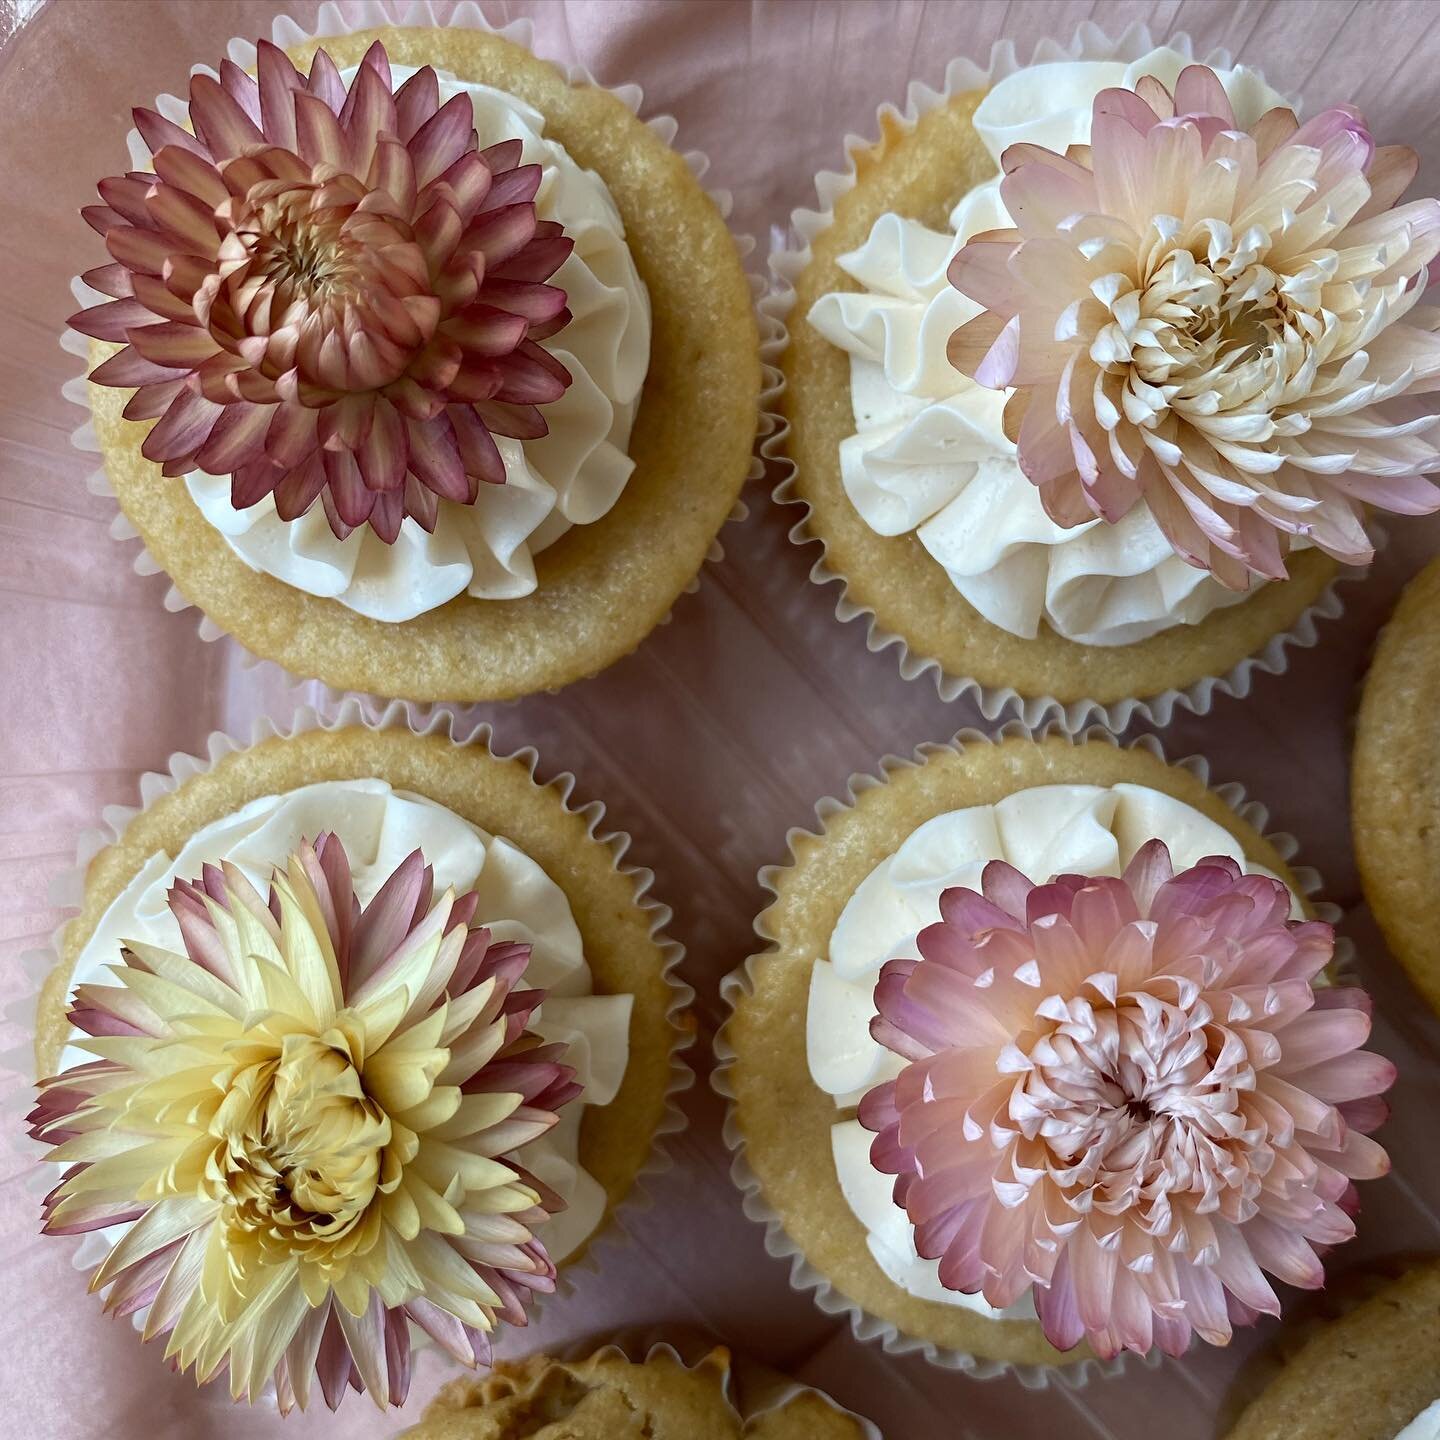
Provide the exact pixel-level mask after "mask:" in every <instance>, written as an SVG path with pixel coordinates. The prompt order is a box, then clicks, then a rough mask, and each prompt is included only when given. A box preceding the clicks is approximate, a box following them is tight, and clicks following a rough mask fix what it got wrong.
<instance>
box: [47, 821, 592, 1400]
mask: <svg viewBox="0 0 1440 1440" xmlns="http://www.w3.org/2000/svg"><path fill="white" fill-rule="evenodd" d="M432 883H433V873H432V871H431V869H430V868H429V867H428V866H427V865H426V864H425V862H424V859H423V857H422V856H421V854H420V852H419V851H418V850H417V851H415V853H414V854H412V855H410V856H409V857H408V858H407V859H406V860H405V861H404V862H403V863H402V864H401V865H400V867H399V868H398V869H397V870H396V871H395V873H394V874H393V875H391V876H390V878H389V879H388V880H387V881H386V882H385V884H384V886H383V887H382V888H381V890H380V891H379V893H378V894H377V895H376V896H375V898H374V899H373V900H372V901H371V902H370V904H369V905H368V906H366V907H364V908H363V909H362V908H361V906H360V905H359V903H358V901H357V900H356V898H355V895H354V892H353V890H352V888H351V875H350V866H349V862H348V861H347V859H346V856H345V852H344V850H343V849H342V848H341V846H340V842H339V841H338V840H337V839H336V838H335V837H334V836H333V835H324V836H322V837H321V838H320V839H319V841H318V842H317V843H316V844H315V845H314V846H313V847H312V846H310V845H308V844H305V843H302V844H301V846H300V848H299V850H297V851H296V852H295V853H294V854H293V855H292V856H291V857H290V859H289V861H288V864H287V866H286V867H285V868H284V869H279V870H277V871H276V873H275V877H274V880H273V883H272V886H271V890H270V901H269V905H268V906H267V905H266V903H265V901H264V900H262V899H261V897H260V895H259V894H258V893H257V892H256V891H255V890H254V888H253V887H252V886H251V885H250V883H249V882H248V881H247V880H246V879H245V877H244V876H243V875H242V874H241V873H240V871H238V870H237V869H235V868H234V867H233V866H231V865H229V864H226V865H223V866H220V867H218V868H217V867H215V866H206V867H205V873H204V876H203V878H202V879H201V880H199V881H198V882H196V883H194V884H188V883H185V882H180V883H178V884H177V885H176V886H175V888H174V889H173V890H172V891H171V892H170V909H171V912H172V913H173V915H174V917H175V919H176V921H177V922H178V924H179V926H180V932H181V935H182V936H183V939H184V945H185V952H186V953H185V954H184V955H180V954H175V953H173V952H171V951H167V950H162V949H159V948H157V947H155V946H152V945H142V944H139V943H132V944H131V945H129V946H128V948H126V949H125V950H124V951H123V953H122V955H121V957H120V959H121V960H122V961H123V963H122V964H121V965H119V966H117V967H115V970H116V980H117V982H118V983H116V984H114V985H109V984H105V985H102V984H84V985H81V986H80V987H79V988H78V989H77V991H76V993H75V997H74V1002H73V1004H72V1007H71V1010H70V1020H71V1023H72V1024H73V1025H74V1026H75V1027H76V1028H77V1029H78V1030H80V1031H81V1032H83V1034H84V1036H86V1037H87V1038H85V1039H83V1040H80V1041H77V1042H76V1043H77V1044H78V1045H80V1047H81V1048H83V1049H85V1050H88V1051H89V1052H90V1053H91V1054H93V1055H95V1056H96V1057H97V1058H96V1059H95V1060H93V1061H91V1062H90V1063H88V1064H84V1065H78V1066H75V1067H73V1068H71V1069H69V1070H66V1071H65V1072H64V1073H62V1074H60V1075H57V1076H56V1077H54V1078H53V1079H50V1080H45V1081H42V1082H41V1085H40V1099H39V1102H38V1104H37V1105H36V1107H35V1110H34V1112H33V1113H32V1115H31V1117H30V1121H31V1127H32V1134H33V1135H34V1136H35V1137H36V1138H37V1139H40V1140H42V1141H45V1142H46V1143H48V1144H51V1145H54V1146H55V1147H56V1148H55V1150H54V1152H53V1154H52V1156H51V1157H50V1158H51V1159H53V1160H56V1161H59V1162H61V1163H63V1164H65V1165H66V1166H67V1168H66V1170H65V1173H64V1177H63V1179H62V1180H61V1183H60V1184H59V1185H58V1186H57V1187H56V1188H55V1190H54V1191H52V1192H51V1194H50V1195H49V1196H48V1197H47V1198H46V1200H45V1223H44V1230H45V1233H46V1234H49V1235H75V1234H80V1233H83V1232H86V1231H92V1230H102V1229H105V1228H106V1227H109V1226H113V1225H121V1224H124V1225H126V1226H127V1227H128V1228H126V1229H125V1231H124V1233H123V1235H121V1236H120V1237H119V1238H118V1239H117V1240H116V1241H115V1243H114V1246H113V1248H112V1249H111V1250H110V1253H109V1255H108V1256H107V1257H106V1259H105V1260H104V1262H103V1263H102V1264H101V1265H100V1267H99V1268H98V1269H97V1270H96V1271H95V1273H94V1275H93V1277H92V1279H91V1285H90V1288H91V1289H92V1290H99V1291H105V1292H107V1293H106V1295H105V1308H106V1310H107V1311H110V1312H113V1313H114V1314H117V1315H128V1314H133V1313H136V1312H139V1311H144V1312H146V1313H145V1318H144V1336H145V1338H146V1339H147V1340H149V1339H153V1338H154V1337H156V1336H164V1337H167V1338H166V1348H165V1353H166V1357H167V1358H169V1359H171V1360H172V1362H173V1363H174V1364H175V1365H177V1366H178V1367H179V1368H180V1369H182V1370H188V1369H190V1368H191V1367H192V1366H193V1367H194V1371H195V1375H196V1379H197V1380H198V1381H200V1382H202V1383H203V1382H205V1381H209V1380H212V1379H215V1378H217V1377H219V1376H221V1375H224V1374H226V1373H227V1372H228V1375H229V1388H230V1392H231V1394H232V1395H233V1396H234V1397H235V1398H236V1399H239V1398H241V1397H242V1396H243V1397H248V1398H249V1399H251V1400H254V1399H257V1398H258V1397H259V1396H260V1394H261V1393H262V1391H263V1390H264V1388H265V1386H266V1385H267V1383H269V1382H270V1381H272V1380H273V1382H274V1386H275V1391H276V1395H277V1398H278V1401H279V1404H280V1408H281V1410H282V1412H283V1411H288V1410H289V1409H291V1408H292V1407H293V1406H296V1405H298V1406H300V1407H301V1408H304V1406H305V1405H306V1404H307V1403H308V1402H309V1399H310V1394H311V1389H312V1383H313V1381H314V1380H317V1379H318V1381H319V1386H320V1391H321V1394H322V1395H323V1396H324V1399H325V1402H326V1404H328V1405H329V1406H330V1408H331V1409H334V1408H335V1407H336V1406H337V1405H339V1403H340V1401H341V1399H342V1398H343V1397H344V1395H345V1392H346V1390H347V1389H349V1388H354V1389H356V1390H363V1391H368V1392H369V1394H370V1396H371V1398H372V1399H373V1400H374V1401H375V1403H376V1404H377V1405H379V1406H381V1407H382V1408H383V1407H384V1406H385V1405H386V1404H387V1403H388V1404H391V1405H399V1404H400V1403H401V1402H402V1401H403V1400H404V1399H405V1395H406V1392H407V1391H408V1389H409V1386H410V1324H411V1323H412V1322H413V1323H414V1324H416V1325H418V1326H419V1327H420V1328H421V1329H422V1330H424V1331H425V1332H426V1333H427V1334H428V1335H429V1336H430V1337H431V1338H432V1339H434V1340H435V1341H436V1342H437V1343H438V1344H440V1345H442V1346H443V1347H444V1348H445V1349H446V1350H448V1351H449V1352H450V1353H451V1354H452V1355H453V1356H454V1357H455V1358H456V1359H457V1360H459V1361H460V1362H461V1363H463V1364H466V1365H476V1364H481V1363H484V1362H486V1361H488V1359H489V1356H490V1338H489V1337H490V1332H491V1330H492V1329H493V1328H494V1326H495V1324H496V1323H497V1321H498V1320H499V1319H501V1318H503V1319H505V1320H508V1321H509V1322H510V1323H512V1324H515V1325H523V1324H524V1323H525V1320H526V1305H527V1303H528V1301H529V1298H530V1296H531V1293H532V1292H534V1291H550V1290H553V1289H554V1284H555V1266H554V1264H553V1263H552V1262H551V1260H550V1259H549V1257H548V1256H547V1255H546V1253H545V1247H544V1245H543V1244H542V1243H541V1242H540V1240H539V1239H538V1238H536V1236H535V1234H534V1233H533V1232H534V1228H535V1227H536V1226H537V1225H539V1224H540V1223H541V1222H543V1221H544V1220H545V1219H546V1218H547V1216H548V1215H549V1214H551V1213H553V1212H554V1211H556V1210H558V1209H560V1208H561V1206H562V1202H561V1201H560V1199H559V1197H558V1196H556V1195H555V1194H554V1193H553V1192H551V1191H550V1190H548V1189H547V1188H546V1187H545V1186H544V1185H542V1184H540V1182H539V1181H537V1180H536V1179H535V1178H534V1177H533V1176H532V1175H530V1174H528V1173H527V1172H526V1170H525V1169H524V1168H523V1164H522V1163H521V1161H522V1160H523V1153H524V1147H525V1146H526V1145H527V1144H529V1143H530V1142H531V1141H532V1140H534V1139H536V1138H537V1137H539V1136H540V1135H542V1134H544V1133H545V1131H547V1130H548V1129H550V1127H551V1126H553V1125H554V1124H555V1122H556V1119H557V1118H558V1117H557V1115H556V1111H557V1110H559V1108H560V1107H561V1106H562V1105H564V1104H566V1103H567V1102H568V1101H570V1100H571V1099H573V1098H574V1097H575V1096H576V1095H577V1094H578V1093H579V1091H580V1087H579V1086H578V1085H577V1084H576V1083H575V1081H574V1072H573V1071H572V1070H571V1069H570V1068H569V1067H568V1066H565V1065H563V1064H561V1063H560V1061H561V1058H562V1055H563V1049H564V1047H563V1046H559V1045H546V1044H544V1043H543V1042H542V1041H541V1040H540V1039H539V1038H538V1037H537V1036H535V1035H533V1034H531V1033H530V1032H529V1031H527V1030H526V1028H525V1027H526V1025H527V1024H528V1023H529V1020H530V1017H531V1015H532V1014H533V1012H534V1011H535V1009H536V1007H537V1006H538V1005H539V1004H540V1002H541V1001H542V1000H543V999H544V992H543V991H539V990H523V989H520V988H519V984H520V980H521V977H522V976H523V974H524V972H525V969H526V966H527V965H528V963H529V959H530V947H529V946H528V945H522V944H514V943H499V944H494V943H492V942H491V938H490V932H489V931H488V930H486V929H485V928H483V927H477V926H474V925H473V924H472V922H473V920H474V917H475V907H476V905H477V903H478V899H479V897H478V896H477V895H476V894H475V893H474V892H473V891H472V892H471V893H470V894H467V895H464V896H461V897H459V898H457V897H456V896H455V895H454V893H453V892H450V891H447V892H446V893H445V894H444V895H442V896H440V897H438V898H436V897H435V896H434V895H433V894H432ZM517 1152H518V1153H519V1156H520V1157H521V1158H520V1159H517Z"/></svg>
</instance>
